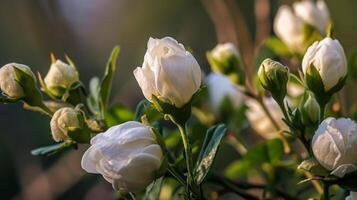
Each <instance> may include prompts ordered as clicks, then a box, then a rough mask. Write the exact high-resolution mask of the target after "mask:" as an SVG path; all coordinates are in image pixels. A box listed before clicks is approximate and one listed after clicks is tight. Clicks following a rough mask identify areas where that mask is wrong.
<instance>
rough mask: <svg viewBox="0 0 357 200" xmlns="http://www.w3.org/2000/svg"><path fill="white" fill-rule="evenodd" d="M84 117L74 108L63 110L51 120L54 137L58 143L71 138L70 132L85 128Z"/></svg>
mask: <svg viewBox="0 0 357 200" xmlns="http://www.w3.org/2000/svg"><path fill="white" fill-rule="evenodd" d="M83 121H84V120H83V117H82V115H81V114H80V113H79V112H78V111H76V110H75V109H73V108H70V107H66V108H61V109H59V110H57V111H56V112H55V114H54V115H53V117H52V119H51V123H50V124H51V131H52V137H53V139H54V140H55V141H56V142H60V141H64V140H66V139H69V138H70V135H69V132H71V131H76V130H78V129H82V128H83Z"/></svg>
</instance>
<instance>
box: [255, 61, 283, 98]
mask: <svg viewBox="0 0 357 200" xmlns="http://www.w3.org/2000/svg"><path fill="white" fill-rule="evenodd" d="M258 77H259V81H260V83H261V84H262V86H263V88H264V89H266V90H268V91H269V92H271V94H272V96H273V98H274V99H275V100H276V101H278V102H281V101H283V99H284V97H285V96H286V93H287V89H286V88H287V84H288V80H289V69H288V67H286V66H284V65H282V64H280V63H279V62H276V61H274V60H272V59H270V58H267V59H265V60H264V61H263V63H262V64H261V65H260V68H259V71H258Z"/></svg>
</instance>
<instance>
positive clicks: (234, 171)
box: [225, 139, 284, 178]
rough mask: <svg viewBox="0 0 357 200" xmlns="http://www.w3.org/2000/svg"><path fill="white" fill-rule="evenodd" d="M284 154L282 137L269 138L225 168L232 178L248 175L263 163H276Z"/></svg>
mask: <svg viewBox="0 0 357 200" xmlns="http://www.w3.org/2000/svg"><path fill="white" fill-rule="evenodd" d="M283 155H284V146H283V143H282V142H281V140H280V139H273V140H268V141H266V142H264V143H262V144H258V145H256V146H254V147H252V148H251V149H249V150H248V152H247V154H245V155H244V156H243V157H242V158H241V159H240V160H237V161H235V162H233V163H231V164H230V165H229V166H228V167H227V169H226V170H225V174H226V175H227V176H228V177H230V178H237V177H241V176H246V175H248V173H249V171H250V170H251V169H258V168H261V167H262V166H263V164H265V163H267V164H271V165H275V164H278V163H279V162H280V161H281V158H282V156H283Z"/></svg>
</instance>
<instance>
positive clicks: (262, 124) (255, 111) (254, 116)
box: [246, 97, 288, 139]
mask: <svg viewBox="0 0 357 200" xmlns="http://www.w3.org/2000/svg"><path fill="white" fill-rule="evenodd" d="M263 101H264V104H265V105H266V107H267V108H268V110H269V112H270V113H271V115H272V117H273V118H274V120H275V121H276V122H277V123H278V126H279V127H280V129H281V130H288V127H287V126H286V125H285V123H284V122H283V120H282V118H283V114H282V113H281V110H280V108H279V105H278V104H277V103H276V102H275V100H274V99H273V98H271V97H269V98H268V97H267V98H264V100H263ZM246 105H247V106H248V110H247V112H246V115H247V118H248V120H249V122H250V125H251V126H252V128H253V129H254V131H255V132H257V133H258V134H259V135H260V136H262V137H263V138H265V139H272V138H275V137H278V136H279V135H278V131H277V130H276V128H275V127H274V125H273V124H272V122H271V121H270V119H269V117H268V116H267V115H266V113H265V112H264V110H263V108H262V107H261V105H260V104H259V103H258V102H257V101H256V100H254V99H248V100H247V101H246Z"/></svg>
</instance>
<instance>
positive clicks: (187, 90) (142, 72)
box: [134, 37, 201, 108]
mask: <svg viewBox="0 0 357 200" xmlns="http://www.w3.org/2000/svg"><path fill="white" fill-rule="evenodd" d="M134 76H135V79H136V80H137V82H138V83H139V86H140V88H141V90H142V92H143V94H144V96H145V98H146V99H148V100H149V101H152V98H153V95H155V96H156V97H158V98H160V99H162V100H164V101H165V102H168V103H170V104H172V105H175V106H176V107H178V108H180V107H182V106H184V105H185V104H187V103H188V102H189V101H190V100H191V98H192V96H193V94H194V93H195V92H196V91H197V90H198V89H199V88H200V86H201V69H200V66H199V65H198V63H197V61H196V59H195V58H194V57H193V56H192V54H191V53H190V52H188V51H186V50H185V48H184V46H183V45H182V44H180V43H178V42H177V41H176V40H175V39H173V38H171V37H165V38H162V39H153V38H150V39H149V41H148V47H147V51H146V54H145V57H144V63H143V65H142V67H137V68H136V69H135V70H134Z"/></svg>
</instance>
